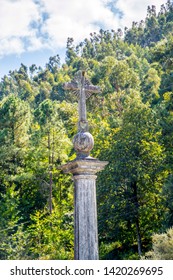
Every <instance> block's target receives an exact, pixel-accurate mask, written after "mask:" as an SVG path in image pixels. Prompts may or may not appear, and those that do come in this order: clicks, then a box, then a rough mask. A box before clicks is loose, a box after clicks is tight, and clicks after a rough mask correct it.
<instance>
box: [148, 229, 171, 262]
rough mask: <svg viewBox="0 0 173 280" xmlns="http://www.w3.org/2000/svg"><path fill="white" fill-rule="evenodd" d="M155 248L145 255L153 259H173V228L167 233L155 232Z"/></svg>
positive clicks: (153, 238) (153, 239) (153, 240)
mask: <svg viewBox="0 0 173 280" xmlns="http://www.w3.org/2000/svg"><path fill="white" fill-rule="evenodd" d="M152 242H153V246H152V248H153V250H152V251H150V252H148V253H147V254H146V255H145V256H146V258H147V259H152V260H172V259H173V228H170V229H168V230H167V231H166V233H162V234H154V235H153V237H152Z"/></svg>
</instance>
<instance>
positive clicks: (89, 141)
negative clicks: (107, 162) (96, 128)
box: [73, 132, 94, 158]
mask: <svg viewBox="0 0 173 280" xmlns="http://www.w3.org/2000/svg"><path fill="white" fill-rule="evenodd" d="M73 145H74V149H75V151H76V152H77V157H78V158H85V157H89V154H90V151H91V150H92V149H93V147H94V138H93V137H92V135H91V134H90V133H89V132H78V133H77V134H76V135H75V136H74V139H73Z"/></svg>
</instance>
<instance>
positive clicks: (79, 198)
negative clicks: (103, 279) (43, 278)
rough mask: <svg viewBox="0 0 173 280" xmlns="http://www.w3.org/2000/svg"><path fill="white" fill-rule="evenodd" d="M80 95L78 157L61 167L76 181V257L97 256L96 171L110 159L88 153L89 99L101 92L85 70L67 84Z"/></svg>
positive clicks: (74, 141) (76, 144)
mask: <svg viewBox="0 0 173 280" xmlns="http://www.w3.org/2000/svg"><path fill="white" fill-rule="evenodd" d="M64 88H65V89H67V90H71V91H73V92H74V93H75V94H76V95H77V96H78V97H79V122H78V133H77V134H76V135H75V137H74V140H73V145H74V149H75V150H76V152H77V157H76V159H75V160H73V161H71V162H68V163H67V164H65V165H63V166H61V169H62V170H63V171H64V172H65V173H72V174H73V180H74V198H75V199H74V202H75V203H74V218H75V219H74V220H75V259H76V260H97V259H98V233H97V205H96V178H97V176H96V173H97V172H99V171H101V170H103V169H104V167H105V165H107V163H108V162H107V161H99V160H97V159H94V158H92V157H90V156H89V154H90V151H91V150H92V148H93V146H94V139H93V137H92V135H91V134H90V133H89V132H88V121H87V112H86V99H87V98H88V97H89V96H90V95H91V94H92V93H94V92H95V93H96V92H99V91H100V88H99V87H96V86H93V85H91V84H90V82H89V81H88V80H86V79H85V71H79V72H77V74H76V77H75V79H74V80H73V81H72V82H70V83H66V84H65V85H64Z"/></svg>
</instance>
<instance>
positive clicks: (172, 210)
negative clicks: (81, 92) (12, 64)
mask: <svg viewBox="0 0 173 280" xmlns="http://www.w3.org/2000/svg"><path fill="white" fill-rule="evenodd" d="M81 69H82V70H83V69H84V70H86V72H87V77H88V79H89V80H90V81H91V82H92V84H94V85H97V86H100V88H101V92H100V93H99V94H93V95H92V96H91V97H90V99H88V104H87V110H88V121H89V124H90V132H91V133H92V135H93V137H94V139H95V146H94V149H93V151H92V154H91V155H92V156H94V157H96V158H98V159H100V160H106V161H109V164H108V165H107V167H106V168H105V170H104V171H102V172H100V174H99V175H98V179H97V204H98V231H99V251H100V259H140V258H153V259H173V229H172V227H173V3H172V1H170V0H168V1H167V3H166V4H165V5H162V6H161V8H160V11H159V12H157V11H156V7H155V6H152V7H148V9H147V15H146V18H145V20H142V21H141V22H133V23H132V27H131V28H129V29H128V28H125V29H124V30H121V29H118V30H117V31H115V30H113V29H112V30H100V32H99V33H98V34H97V33H95V32H93V33H91V34H90V37H89V38H87V39H85V40H84V41H83V42H81V43H80V44H78V45H74V40H73V38H68V39H67V46H66V60H65V63H63V64H62V65H61V62H60V57H59V55H55V56H53V57H50V58H49V61H48V63H47V64H46V65H45V67H44V69H43V68H41V67H38V66H37V65H35V64H33V65H31V66H30V67H26V66H25V65H24V64H21V67H20V68H19V69H18V70H15V71H10V72H9V74H8V75H5V76H4V77H3V78H2V80H1V82H0V143H1V145H0V205H1V206H0V259H73V239H74V236H73V182H72V180H71V175H70V174H69V175H68V174H63V172H62V171H61V170H60V169H59V166H60V165H62V164H64V163H66V162H68V161H70V160H72V159H74V158H75V152H74V150H73V146H72V139H73V136H74V135H75V133H76V132H77V126H76V124H77V119H78V113H77V99H76V96H75V95H73V94H72V93H70V92H67V91H65V90H64V88H63V84H64V83H65V82H68V81H70V80H72V79H73V77H74V75H75V73H76V72H77V71H78V70H81Z"/></svg>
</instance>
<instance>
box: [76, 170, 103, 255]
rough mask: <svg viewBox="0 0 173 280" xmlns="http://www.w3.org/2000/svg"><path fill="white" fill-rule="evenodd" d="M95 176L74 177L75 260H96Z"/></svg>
mask: <svg viewBox="0 0 173 280" xmlns="http://www.w3.org/2000/svg"><path fill="white" fill-rule="evenodd" d="M95 178H96V176H93V175H92V176H89V175H87V176H82V175H76V176H74V185H75V211H74V216H75V251H74V253H75V259H76V260H98V259H99V255H98V233H97V206H96V186H95Z"/></svg>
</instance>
